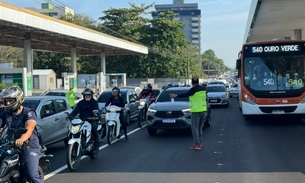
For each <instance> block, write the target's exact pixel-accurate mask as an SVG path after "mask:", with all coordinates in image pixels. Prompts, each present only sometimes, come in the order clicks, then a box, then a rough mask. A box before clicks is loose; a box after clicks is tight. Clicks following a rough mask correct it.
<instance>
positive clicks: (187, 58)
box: [186, 47, 190, 84]
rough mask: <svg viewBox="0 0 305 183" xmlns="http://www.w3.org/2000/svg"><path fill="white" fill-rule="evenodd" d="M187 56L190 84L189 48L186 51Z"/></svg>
mask: <svg viewBox="0 0 305 183" xmlns="http://www.w3.org/2000/svg"><path fill="white" fill-rule="evenodd" d="M186 51H187V52H186V54H187V84H190V82H189V79H190V59H189V48H188V47H187V50H186Z"/></svg>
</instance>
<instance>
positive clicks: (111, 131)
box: [107, 126, 113, 145]
mask: <svg viewBox="0 0 305 183" xmlns="http://www.w3.org/2000/svg"><path fill="white" fill-rule="evenodd" d="M112 137H113V126H109V127H108V133H107V143H108V144H109V145H110V144H111V143H112Z"/></svg>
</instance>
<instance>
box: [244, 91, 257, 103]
mask: <svg viewBox="0 0 305 183" xmlns="http://www.w3.org/2000/svg"><path fill="white" fill-rule="evenodd" d="M244 97H245V99H246V102H248V103H249V104H252V105H256V103H255V102H254V100H253V99H252V98H251V97H250V96H249V95H248V94H246V93H244Z"/></svg>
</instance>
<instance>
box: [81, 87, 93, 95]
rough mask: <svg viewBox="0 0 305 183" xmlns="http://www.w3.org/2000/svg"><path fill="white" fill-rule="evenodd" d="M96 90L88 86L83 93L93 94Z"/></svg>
mask: <svg viewBox="0 0 305 183" xmlns="http://www.w3.org/2000/svg"><path fill="white" fill-rule="evenodd" d="M93 94H94V92H93V90H91V89H90V88H86V89H85V90H84V91H83V92H82V95H93Z"/></svg>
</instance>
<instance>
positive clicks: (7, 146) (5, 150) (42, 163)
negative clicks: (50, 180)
mask: <svg viewBox="0 0 305 183" xmlns="http://www.w3.org/2000/svg"><path fill="white" fill-rule="evenodd" d="M5 128H7V127H5ZM5 128H3V131H2V133H1V137H0V144H1V145H0V165H1V166H0V170H1V171H0V183H13V182H14V183H26V182H27V180H26V177H25V174H24V171H23V168H22V166H21V164H20V157H19V153H21V152H22V148H27V147H26V145H28V144H29V143H30V142H29V141H26V142H25V143H24V144H23V146H22V147H21V148H20V147H17V146H16V145H15V139H7V138H6V137H7V135H6V134H4V133H6V130H7V129H5ZM26 132H27V129H26V128H18V129H17V130H15V132H14V135H13V136H14V137H15V138H16V137H20V136H21V135H22V134H24V133H26ZM16 139H17V138H16ZM46 150H47V148H46V147H45V146H41V151H40V154H39V166H38V173H39V175H40V176H41V178H42V179H44V173H43V170H51V165H50V161H49V159H48V158H51V157H53V155H52V154H49V155H46V154H45V152H46Z"/></svg>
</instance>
